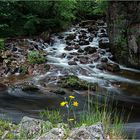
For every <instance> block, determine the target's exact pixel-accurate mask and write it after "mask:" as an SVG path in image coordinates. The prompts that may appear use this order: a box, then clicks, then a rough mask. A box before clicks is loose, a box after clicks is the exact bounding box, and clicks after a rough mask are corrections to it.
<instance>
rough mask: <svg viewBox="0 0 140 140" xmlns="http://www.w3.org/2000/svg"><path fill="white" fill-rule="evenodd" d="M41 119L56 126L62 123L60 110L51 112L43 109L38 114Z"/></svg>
mask: <svg viewBox="0 0 140 140" xmlns="http://www.w3.org/2000/svg"><path fill="white" fill-rule="evenodd" d="M40 116H41V118H47V119H48V121H50V122H51V123H52V124H57V123H61V122H62V116H61V114H60V110H53V111H49V110H48V109H45V110H44V111H42V112H40Z"/></svg>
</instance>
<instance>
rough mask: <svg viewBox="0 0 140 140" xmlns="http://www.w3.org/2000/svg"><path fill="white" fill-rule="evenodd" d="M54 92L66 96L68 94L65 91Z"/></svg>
mask: <svg viewBox="0 0 140 140" xmlns="http://www.w3.org/2000/svg"><path fill="white" fill-rule="evenodd" d="M52 92H54V93H56V94H59V95H65V94H66V92H65V91H64V90H56V91H52Z"/></svg>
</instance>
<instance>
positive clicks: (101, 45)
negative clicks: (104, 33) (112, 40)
mask: <svg viewBox="0 0 140 140" xmlns="http://www.w3.org/2000/svg"><path fill="white" fill-rule="evenodd" d="M109 47H110V45H109V40H108V38H101V40H99V48H101V49H106V48H109Z"/></svg>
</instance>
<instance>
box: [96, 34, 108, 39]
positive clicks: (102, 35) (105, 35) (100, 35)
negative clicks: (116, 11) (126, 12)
mask: <svg viewBox="0 0 140 140" xmlns="http://www.w3.org/2000/svg"><path fill="white" fill-rule="evenodd" d="M98 37H101V38H102V37H108V35H107V34H106V33H98Z"/></svg>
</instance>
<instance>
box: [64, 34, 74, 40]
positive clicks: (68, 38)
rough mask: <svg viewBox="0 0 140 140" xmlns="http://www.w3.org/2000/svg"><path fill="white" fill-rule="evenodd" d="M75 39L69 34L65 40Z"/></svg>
mask: <svg viewBox="0 0 140 140" xmlns="http://www.w3.org/2000/svg"><path fill="white" fill-rule="evenodd" d="M75 37H76V34H70V35H68V36H67V37H66V38H65V40H73V39H75Z"/></svg>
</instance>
